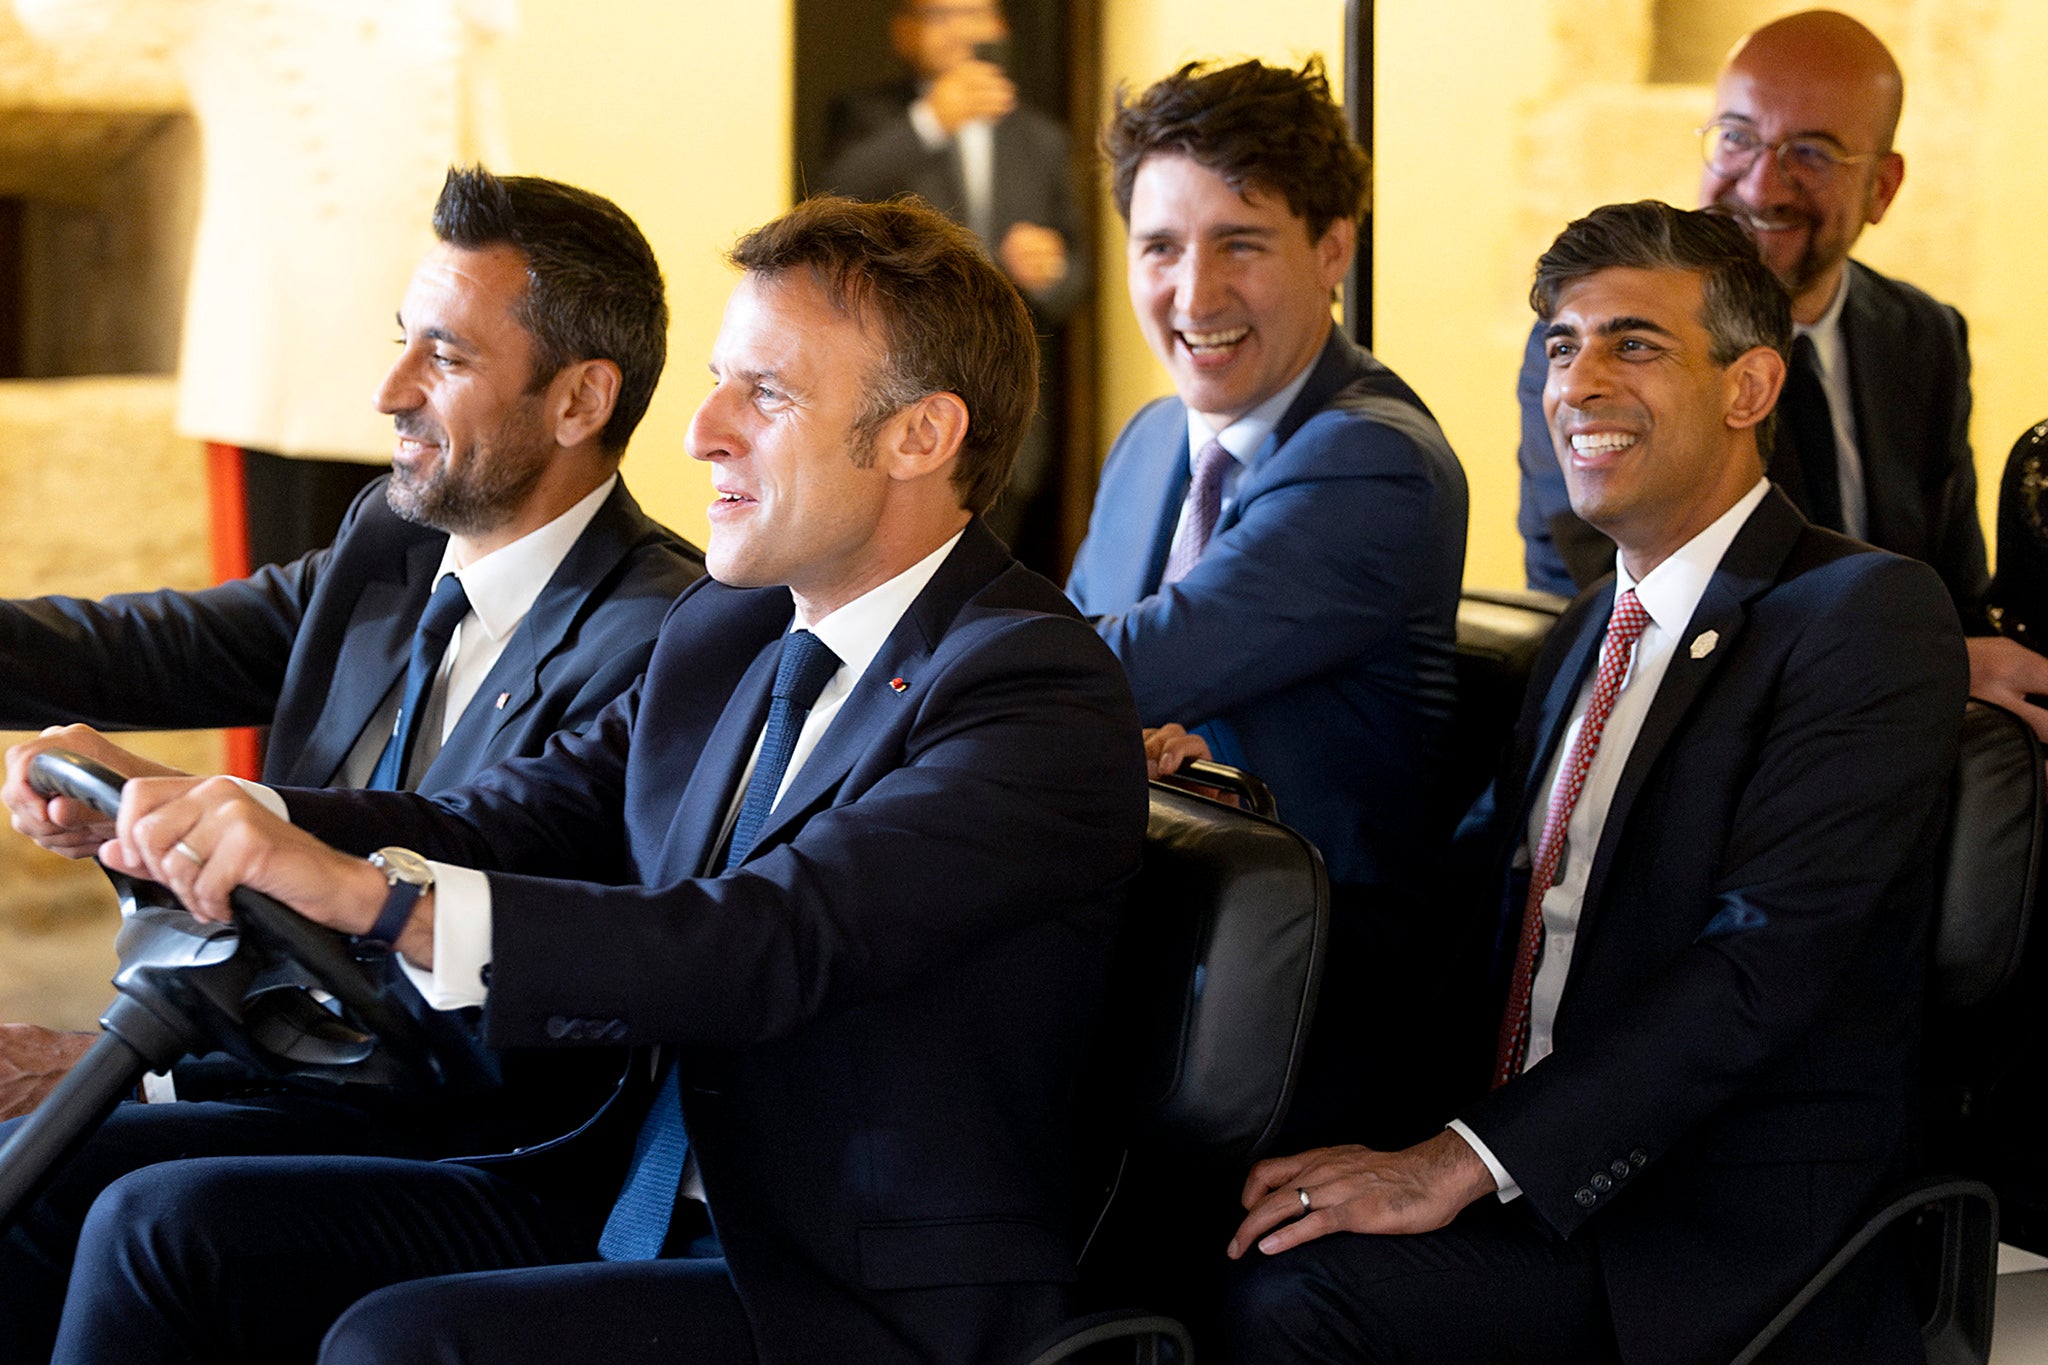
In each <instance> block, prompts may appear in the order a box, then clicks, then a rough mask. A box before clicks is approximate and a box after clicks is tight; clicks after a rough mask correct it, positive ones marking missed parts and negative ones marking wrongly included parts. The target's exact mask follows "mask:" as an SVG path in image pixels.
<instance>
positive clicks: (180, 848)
mask: <svg viewBox="0 0 2048 1365" xmlns="http://www.w3.org/2000/svg"><path fill="white" fill-rule="evenodd" d="M171 850H172V851H173V852H175V853H182V854H184V855H185V856H186V857H187V858H190V859H191V860H192V862H193V864H194V865H195V866H198V867H205V866H206V859H204V858H202V857H200V856H199V855H198V854H197V853H194V852H193V851H192V845H190V844H188V843H186V842H185V841H184V840H183V839H180V840H178V842H177V843H175V844H172V845H171Z"/></svg>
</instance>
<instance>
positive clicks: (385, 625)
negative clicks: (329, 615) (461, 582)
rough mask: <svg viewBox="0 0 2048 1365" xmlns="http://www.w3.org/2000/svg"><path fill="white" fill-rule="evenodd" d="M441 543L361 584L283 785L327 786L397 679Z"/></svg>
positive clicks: (413, 552) (409, 554) (424, 546)
mask: <svg viewBox="0 0 2048 1365" xmlns="http://www.w3.org/2000/svg"><path fill="white" fill-rule="evenodd" d="M445 544H446V542H445V541H443V540H440V539H438V538H436V539H434V540H430V541H426V542H422V543H420V544H417V545H414V546H413V547H412V548H411V549H409V550H407V551H406V553H405V558H404V560H403V561H402V562H401V563H400V564H399V566H398V574H397V576H395V577H393V578H385V579H377V580H373V581H371V582H369V583H366V584H365V585H364V586H363V590H362V592H361V594H359V595H358V596H357V598H356V602H355V608H354V610H353V611H351V612H350V613H349V620H348V625H347V629H346V630H345V632H344V633H343V636H342V645H341V652H340V654H339V656H338V657H337V658H336V660H335V665H334V686H333V688H332V689H331V690H330V691H329V692H328V694H327V700H326V703H325V704H324V705H323V706H322V707H321V708H320V715H319V718H318V719H317V720H316V721H315V722H314V723H313V727H312V729H311V731H310V732H309V733H308V735H307V738H306V745H305V748H304V749H302V750H301V751H300V753H299V757H298V760H297V761H296V762H294V763H293V764H292V765H291V767H290V769H289V770H288V771H287V772H286V773H285V776H284V783H285V785H289V786H301V787H324V786H327V785H329V784H331V783H332V782H333V781H334V778H335V774H336V773H338V772H339V771H340V769H341V765H342V763H343V761H344V760H346V759H347V758H348V755H349V751H350V750H352V749H354V748H355V746H356V741H357V740H359V739H361V738H362V735H363V730H364V729H365V727H367V726H368V725H369V723H370V720H371V718H372V717H373V716H374V715H375V714H376V711H377V707H378V705H379V704H380V703H381V702H382V701H383V700H384V698H385V697H387V696H389V695H390V693H391V689H392V688H393V687H395V686H397V685H398V682H399V680H400V679H401V678H403V677H404V676H405V669H406V664H407V662H408V660H409V659H410V657H411V654H412V633H413V628H414V627H415V626H417V625H418V624H419V618H420V613H421V612H422V611H424V610H425V609H426V605H427V592H428V589H429V588H430V587H431V586H432V583H433V578H434V570H435V569H436V568H438V567H440V563H441V551H442V548H443V546H444V545H445Z"/></svg>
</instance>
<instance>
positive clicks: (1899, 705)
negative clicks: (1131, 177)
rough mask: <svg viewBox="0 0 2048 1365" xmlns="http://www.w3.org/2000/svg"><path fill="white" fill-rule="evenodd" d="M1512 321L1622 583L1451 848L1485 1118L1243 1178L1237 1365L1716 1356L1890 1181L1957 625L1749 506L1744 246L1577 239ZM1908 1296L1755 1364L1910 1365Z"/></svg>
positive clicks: (1678, 235) (1540, 696) (1899, 1142)
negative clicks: (1489, 1058) (1479, 931)
mask: <svg viewBox="0 0 2048 1365" xmlns="http://www.w3.org/2000/svg"><path fill="white" fill-rule="evenodd" d="M1532 302H1533V303H1534V304H1535V306H1536V310H1537V312H1538V314H1539V315H1540V317H1541V318H1542V326H1541V330H1542V333H1543V336H1544V347H1545V355H1546V359H1547V370H1546V383H1545V390H1544V413H1545V416H1546V419H1547V421H1548V424H1549V427H1550V432H1551V438H1552V442H1553V445H1554V447H1555V450H1556V455H1557V459H1558V462H1559V464H1560V466H1561V467H1562V469H1563V471H1564V475H1565V479H1566V482H1567V484H1568V486H1569V488H1570V490H1571V500H1572V506H1573V509H1574V511H1575V512H1576V513H1577V514H1578V515H1579V516H1580V517H1582V518H1584V519H1585V520H1586V521H1587V522H1589V523H1590V524H1592V525H1593V526H1596V527H1598V528H1599V529H1600V530H1601V531H1602V532H1604V533H1605V534H1607V535H1608V536H1610V537H1611V538H1612V539H1613V540H1614V542H1615V545H1616V547H1617V554H1616V557H1615V563H1614V572H1613V577H1612V579H1611V580H1609V581H1608V582H1607V583H1605V584H1602V585H1599V586H1596V587H1595V588H1593V589H1591V590H1589V591H1588V592H1587V593H1586V594H1585V595H1584V596H1582V597H1581V598H1580V599H1579V601H1578V602H1577V603H1576V604H1575V606H1574V607H1573V609H1572V610H1571V611H1570V612H1568V613H1567V614H1566V616H1565V617H1564V619H1563V620H1562V621H1561V622H1560V623H1559V625H1558V628H1557V630H1556V631H1555V633H1554V634H1553V636H1552V639H1551V641H1550V643H1549V645H1548V646H1547V648H1546V652H1545V654H1544V656H1543V659H1542V661H1541V663H1540V664H1539V665H1538V668H1537V671H1536V676H1535V678H1534V680H1533V681H1532V683H1531V687H1530V691H1529V695H1528V698H1527V701H1526V702H1525V705H1524V710H1523V715H1522V718H1521V722H1520V725H1519V727H1518V729H1517V732H1516V738H1515V742H1514V745H1513V748H1512V751H1511V753H1510V755H1509V760H1508V765H1507V767H1506V769H1505V770H1504V771H1503V773H1502V775H1501V777H1500V779H1499V781H1498V783H1497V784H1496V786H1495V788H1494V789H1493V792H1492V796H1491V800H1490V803H1482V805H1481V807H1480V808H1479V810H1477V811H1475V813H1474V817H1473V819H1472V820H1471V821H1470V822H1468V825H1467V833H1468V835H1469V836H1470V839H1469V844H1470V847H1471V848H1472V849H1473V851H1474V856H1475V857H1479V858H1482V859H1487V860H1490V861H1489V865H1490V866H1494V867H1497V868H1498V869H1499V870H1500V874H1501V875H1500V878H1499V880H1498V881H1497V882H1496V883H1495V885H1496V887H1497V888H1498V889H1499V892H1500V901H1499V904H1500V911H1501V924H1502V928H1501V933H1500V935H1499V938H1498V940H1497V950H1496V954H1495V957H1496V967H1497V976H1498V979H1499V980H1500V982H1501V983H1502V984H1503V986H1504V988H1505V989H1504V1003H1503V1005H1502V1008H1501V1011H1500V1014H1499V1016H1498V1019H1497V1024H1498V1027H1497V1031H1496V1033H1495V1037H1494V1051H1495V1067H1494V1078H1493V1086H1492V1088H1491V1090H1490V1091H1489V1092H1488V1093H1487V1094H1485V1095H1484V1096H1481V1097H1478V1098H1475V1099H1473V1100H1471V1101H1470V1102H1469V1103H1467V1104H1465V1105H1464V1106H1462V1108H1461V1109H1460V1112H1459V1117H1458V1118H1457V1119H1456V1120H1454V1121H1453V1122H1452V1123H1451V1124H1450V1126H1449V1127H1448V1129H1447V1130H1446V1131H1444V1132H1442V1133H1440V1134H1438V1135H1437V1136H1435V1137H1433V1138H1430V1139H1429V1140H1427V1141H1425V1142H1423V1143H1421V1144H1419V1145H1417V1146H1414V1147H1410V1148H1407V1149H1405V1150H1402V1151H1398V1152H1377V1151H1372V1150H1369V1149H1366V1148H1363V1147H1333V1148H1323V1149H1319V1150H1315V1151H1310V1152H1305V1153H1301V1154H1298V1155H1295V1156H1289V1157H1283V1158H1278V1159H1275V1160H1269V1161H1265V1162H1262V1163H1260V1164H1259V1165H1258V1166H1257V1167H1255V1168H1254V1169H1253V1171H1252V1173H1251V1176H1250V1178H1249V1179H1248V1181H1247V1183H1246V1187H1245V1192H1244V1205H1245V1208H1246V1210H1247V1214H1246V1217H1245V1220H1244V1222H1243V1224H1242V1226H1241V1227H1240V1228H1239V1230H1238V1232H1237V1234H1236V1235H1235V1236H1234V1238H1233V1239H1232V1241H1231V1243H1230V1246H1229V1249H1228V1250H1229V1254H1230V1256H1231V1257H1233V1258H1235V1259H1236V1260H1237V1266H1236V1268H1235V1271H1234V1279H1233V1286H1232V1302H1231V1304H1230V1306H1229V1309H1228V1315H1229V1320H1230V1331H1231V1333H1232V1339H1233V1340H1232V1344H1233V1346H1234V1348H1235V1352H1236V1354H1235V1357H1234V1358H1235V1359H1236V1360H1238V1361H1240V1362H1267V1361H1305V1360H1316V1361H1329V1360H1357V1361H1383V1360H1388V1361H1390V1360H1410V1359H1437V1360H1487V1361H1492V1362H1552V1361H1555V1362H1567V1361H1569V1362H1574V1363H1575V1365H1583V1363H1584V1362H1588V1361H1607V1362H1612V1361H1625V1362H1630V1365H1635V1362H1650V1361H1656V1362H1671V1361H1710V1360H1726V1359H1728V1358H1729V1357H1730V1356H1732V1355H1734V1354H1735V1353H1736V1352H1737V1351H1738V1350H1739V1349H1740V1348H1741V1346H1742V1345H1743V1343H1744V1342H1745V1341H1746V1340H1747V1339H1748V1338H1749V1337H1751V1336H1752V1335H1753V1334H1754V1333H1755V1332H1756V1331H1757V1330H1758V1329H1759V1328H1761V1327H1762V1326H1763V1325H1764V1323H1765V1322H1766V1321H1767V1320H1768V1319H1769V1318H1770V1317H1771V1316H1772V1314H1773V1313H1774V1312H1775V1311H1776V1310H1777V1309H1778V1307H1779V1306H1781V1305H1782V1304H1783V1303H1784V1302H1785V1301H1786V1300H1788V1299H1789V1298H1790V1297H1791V1296H1792V1294H1793V1293H1794V1291H1795V1290H1796V1289H1797V1287H1798V1286H1799V1285H1800V1284H1801V1283H1803V1282H1804V1281H1805V1280H1806V1279H1807V1278H1808V1276H1810V1275H1811V1274H1812V1273H1813V1272H1814V1271H1815V1270H1817V1269H1818V1268H1819V1267H1820V1265H1821V1264H1822V1263H1823V1262H1825V1261H1826V1260H1827V1258H1828V1257H1829V1256H1830V1255H1831V1254H1832V1252H1833V1251H1834V1250H1835V1248H1836V1247H1837V1246H1838V1245H1839V1244H1840V1242H1841V1241H1842V1240H1843V1239H1844V1238H1845V1237H1846V1236H1847V1235H1848V1233H1849V1232H1850V1230H1851V1229H1852V1228H1853V1227H1854V1226H1855V1225H1856V1223H1857V1221H1858V1220H1859V1219H1860V1218H1861V1216H1862V1215H1863V1213H1864V1212H1865V1211H1866V1205H1868V1204H1869V1203H1870V1202H1872V1200H1873V1199H1874V1198H1875V1196H1876V1194H1877V1193H1878V1191H1879V1190H1881V1189H1882V1188H1883V1187H1884V1185H1885V1183H1886V1182H1887V1181H1888V1180H1890V1179H1892V1178H1894V1177H1896V1176H1897V1175H1899V1174H1900V1173H1901V1171H1902V1169H1903V1165H1904V1162H1905V1156H1906V1151H1905V1148H1906V1134H1907V1132H1908V1131H1909V1128H1910V1123H1909V1118H1908V1103H1909V1087H1908V1078H1909V1076H1910V1073H1911V1070H1912V1060H1913V1058H1914V1056H1915V1053H1916V1051H1917V1047H1918V1023H1917V1020H1918V1011H1917V1009H1916V1008H1915V1006H1916V1004H1917V1001H1918V999H1919V994H1920V989H1921V981H1922V978H1923V976H1924V974H1925V970H1926V961H1925V956H1926V954H1925V944H1926V938H1927V929H1928V924H1929V917H1930V914H1931V911H1932V906H1933V896H1934V889H1933V867H1932V850H1933V848H1934V846H1935V843H1936V836H1937V835H1938V833H1939V830H1940V827H1941V819H1942V800H1941V793H1942V792H1943V791H1944V790H1945V783H1946V780H1947V775H1948V773H1949V771H1950V769H1951V767H1952V765H1953V762H1954V755H1955V744H1956V732H1957V724H1958V718H1959V716H1960V714H1961V711H1962V705H1963V699H1964V696H1965V692H1966V689H1967V681H1968V669H1967V663H1966V659H1965V653H1964V649H1963V643H1962V638H1961V635H1960V632H1959V629H1958V626H1957V622H1956V618H1955V613H1954V611H1953V609H1952V608H1951V606H1950V604H1949V600H1948V595H1947V593H1946V591H1945V590H1944V589H1943V587H1942V584H1941V581H1940V579H1939V578H1938V577H1937V576H1936V575H1935V574H1934V572H1933V571H1932V570H1930V569H1928V568H1927V567H1926V566H1924V565H1921V564H1918V563H1915V562H1912V561H1908V560H1905V559H1902V558H1899V557H1896V556H1893V555H1890V554H1886V553H1883V552H1880V551H1876V550H1873V549H1871V548H1870V547H1868V546H1865V545H1861V544H1858V543H1856V542H1854V541H1850V540H1848V539H1846V538H1845V537H1842V536H1839V535H1836V534H1834V533H1831V532H1827V531H1823V530H1820V529H1817V528H1815V527H1813V526H1811V525H1809V524H1808V523H1807V522H1806V521H1805V519H1804V518H1803V517H1802V516H1801V515H1800V514H1799V513H1798V511H1797V510H1796V509H1795V508H1794V507H1793V506H1792V504H1791V503H1790V502H1789V501H1788V500H1787V499H1786V498H1785V497H1784V496H1783V495H1782V494H1781V493H1779V492H1777V491H1776V490H1774V489H1773V488H1772V487H1771V485H1770V484H1769V482H1768V481H1766V480H1765V478H1764V465H1763V458H1762V456H1761V454H1760V453H1759V440H1760V436H1761V437H1762V438H1763V439H1768V428H1769V425H1770V423H1771V422H1772V421H1773V420H1774V417H1773V407H1774V405H1775V404H1776V402H1777V399H1778V395H1779V392H1780V390H1781V387H1782V385H1783V383H1784V378H1785V373H1786V353H1787V351H1788V349H1789V345H1790V340H1791V323H1790V313H1789V308H1788V302H1787V298H1786V295H1785V292H1784V290H1783V288H1782V286H1780V285H1779V284H1778V283H1777V281H1776V280H1775V279H1774V278H1773V277H1772V275H1771V274H1770V273H1769V272H1768V270H1766V268H1765V267H1764V265H1763V262H1762V261H1761V260H1760V259H1759V258H1758V256H1757V252H1756V248H1755V246H1754V245H1753V244H1752V243H1751V242H1750V240H1749V239H1748V238H1747V237H1746V236H1745V235H1744V234H1743V233H1742V231H1741V229H1740V228H1739V227H1738V226H1737V225H1736V224H1735V223H1734V222H1732V221H1731V220H1729V219H1728V218H1726V217H1724V216H1721V215H1718V214H1712V213H1706V212H1685V211H1681V210H1677V209H1673V208H1671V207H1669V206H1668V205H1664V204H1658V203H1654V202H1645V203H1640V204H1628V205H1613V206H1609V207H1607V208H1603V209H1599V210H1596V211H1595V212H1594V213H1592V214H1591V215H1589V216H1588V217H1587V218H1585V219H1582V220H1580V221H1579V222H1576V223H1574V224H1572V225H1571V226H1570V227H1569V228H1567V229H1566V230H1565V232H1564V233H1563V234H1562V235H1561V236H1560V237H1559V238H1558V239H1557V241H1556V242H1555V243H1554V244H1553V245H1552V246H1551V248H1550V250H1549V251H1548V252H1547V253H1546V254H1545V255H1544V257H1543V258H1542V260H1541V261H1540V262H1539V263H1538V266H1537V273H1536V285H1535V289H1534V291H1533V293H1532ZM1425 1027H1436V1028H1443V1029H1456V1028H1458V1027H1460V1021H1458V1020H1455V1019H1444V1020H1438V1021H1433V1022H1430V1023H1426V1024H1425ZM1390 1045H1392V1044H1390ZM1388 1234H1393V1235H1388ZM1909 1299H1910V1296H1909V1295H1908V1294H1907V1293H1906V1292H1905V1291H1904V1287H1903V1285H1902V1284H1899V1283H1898V1282H1897V1280H1896V1267H1894V1266H1893V1265H1892V1264H1891V1263H1890V1262H1889V1261H1887V1260H1885V1259H1884V1258H1883V1257H1881V1256H1880V1257H1876V1258H1873V1260H1872V1262H1871V1264H1869V1265H1867V1266H1864V1267H1862V1268H1861V1269H1860V1270H1859V1271H1858V1272H1857V1273H1855V1274H1852V1275H1850V1276H1849V1277H1847V1278H1845V1279H1844V1280H1841V1281H1838V1282H1837V1283H1836V1285H1835V1286H1834V1287H1832V1288H1831V1289H1830V1290H1829V1291H1828V1292H1827V1293H1825V1294H1823V1295H1822V1297H1821V1298H1820V1299H1818V1300H1816V1301H1815V1303H1814V1304H1813V1305H1812V1306H1811V1307H1810V1308H1809V1309H1808V1311H1807V1312H1806V1314H1805V1315H1804V1317H1803V1318H1802V1319H1801V1320H1800V1322H1799V1323H1798V1324H1797V1325H1796V1326H1795V1328H1794V1329H1793V1332H1792V1333H1790V1334H1788V1336H1787V1337H1786V1338H1781V1343H1780V1345H1779V1347H1778V1348H1777V1349H1778V1350H1779V1351H1781V1352H1783V1353H1784V1354H1783V1355H1782V1357H1779V1356H1774V1357H1773V1358H1784V1359H1797V1360H1812V1359H1828V1360H1858V1361H1887V1362H1888V1361H1899V1362H1905V1361H1917V1360H1919V1359H1920V1358H1921V1357H1920V1354H1919V1336H1918V1330H1917V1324H1916V1323H1914V1322H1913V1321H1912V1320H1911V1314H1910V1310H1909V1309H1908V1307H1907V1304H1908V1303H1909Z"/></svg>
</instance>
